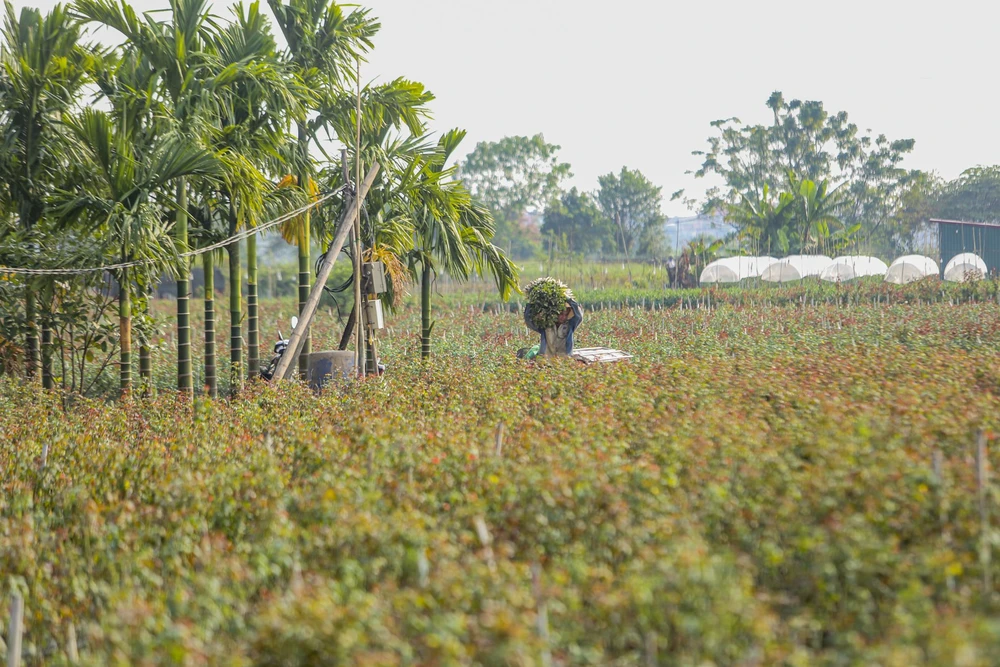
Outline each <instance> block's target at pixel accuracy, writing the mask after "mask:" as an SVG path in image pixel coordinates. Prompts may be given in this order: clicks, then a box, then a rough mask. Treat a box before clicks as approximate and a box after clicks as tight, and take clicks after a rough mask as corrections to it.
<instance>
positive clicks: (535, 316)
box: [524, 278, 574, 331]
mask: <svg viewBox="0 0 1000 667" xmlns="http://www.w3.org/2000/svg"><path fill="white" fill-rule="evenodd" d="M524 294H525V296H526V297H527V302H528V307H529V308H530V309H531V319H532V322H533V323H534V325H535V327H536V328H538V329H539V330H541V331H544V330H545V329H548V328H549V327H553V326H555V325H556V323H557V321H558V319H559V315H561V314H562V313H563V312H564V311H565V310H566V307H567V302H568V301H569V300H571V299H573V298H574V296H573V290H571V289H570V288H569V287H568V286H567V285H566V284H565V283H564V282H562V281H560V280H556V279H555V278H539V279H537V280H533V281H531V282H530V283H528V286H527V287H525V288H524Z"/></svg>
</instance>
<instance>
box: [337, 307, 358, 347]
mask: <svg viewBox="0 0 1000 667" xmlns="http://www.w3.org/2000/svg"><path fill="white" fill-rule="evenodd" d="M357 319H358V307H357V305H354V306H352V307H351V314H350V316H349V317H348V318H347V326H346V327H344V333H343V335H341V337H340V345H338V346H337V349H338V350H340V351H344V350H346V349H347V347H348V346H349V345H350V344H351V337H352V336H354V330H355V329H356V328H357V326H356V320H357Z"/></svg>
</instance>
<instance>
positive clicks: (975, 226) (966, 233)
mask: <svg viewBox="0 0 1000 667" xmlns="http://www.w3.org/2000/svg"><path fill="white" fill-rule="evenodd" d="M931 223H933V224H935V225H937V226H938V239H939V246H938V247H939V248H940V249H941V262H940V267H941V268H942V270H943V269H944V267H946V266H948V263H949V262H950V261H951V260H952V259H953V258H954V257H955V256H957V255H961V254H962V253H966V252H970V253H973V254H975V255H978V256H979V257H981V258H982V260H983V261H984V262H985V263H986V268H987V269H988V273H989V275H991V276H996V275H1000V224H995V223H991V222H963V221H960V220H933V219H932V220H931ZM943 277H944V276H942V278H943Z"/></svg>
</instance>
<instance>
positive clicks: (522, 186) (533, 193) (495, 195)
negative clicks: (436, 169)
mask: <svg viewBox="0 0 1000 667" xmlns="http://www.w3.org/2000/svg"><path fill="white" fill-rule="evenodd" d="M558 153H559V146H557V145H555V144H550V143H548V142H546V141H545V137H544V136H542V135H541V134H536V135H535V136H533V137H522V136H515V137H504V138H503V139H501V140H500V141H495V142H490V141H483V142H480V143H478V144H476V147H475V149H473V151H472V152H471V153H469V155H467V156H466V158H465V161H464V162H462V164H461V166H460V172H459V174H460V176H461V178H462V181H463V182H464V183H465V184H466V187H468V188H469V191H470V192H472V194H473V196H474V197H476V199H478V200H479V201H480V202H482V203H483V204H485V205H486V206H487V208H489V210H490V211H491V212H492V214H493V218H494V220H495V221H496V223H497V240H498V242H500V243H507V244H510V245H511V246H512V247H513V245H514V244H515V243H516V244H518V245H519V246H520V252H521V253H522V254H523V253H525V252H529V251H530V250H531V247H530V243H527V242H526V241H525V239H524V238H523V235H520V234H519V233H518V223H519V221H520V219H521V217H522V216H523V215H524V214H525V213H526V212H529V211H531V212H541V211H542V210H543V209H544V208H545V206H546V205H547V204H548V203H549V202H550V201H551V200H552V199H555V198H558V197H559V196H560V195H561V193H562V184H563V182H564V181H565V180H566V179H568V178H570V177H571V176H572V175H573V174H572V172H571V171H570V165H569V164H568V163H565V162H560V160H559V155H558Z"/></svg>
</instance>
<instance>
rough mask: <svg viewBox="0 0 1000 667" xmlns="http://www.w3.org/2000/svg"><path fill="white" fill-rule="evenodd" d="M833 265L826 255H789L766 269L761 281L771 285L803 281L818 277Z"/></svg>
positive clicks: (762, 273) (761, 275)
mask: <svg viewBox="0 0 1000 667" xmlns="http://www.w3.org/2000/svg"><path fill="white" fill-rule="evenodd" d="M832 263H833V260H832V259H830V258H829V257H827V256H826V255H789V256H788V257H785V258H784V259H779V260H778V261H777V262H775V263H774V264H771V265H770V266H768V267H767V268H766V269H764V270H763V271H762V272H761V274H760V279H761V280H766V281H767V282H769V283H787V282H791V281H793V280H802V279H803V278H808V277H809V276H818V275H819V274H821V273H823V269H825V268H826V267H828V266H830V264H832Z"/></svg>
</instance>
